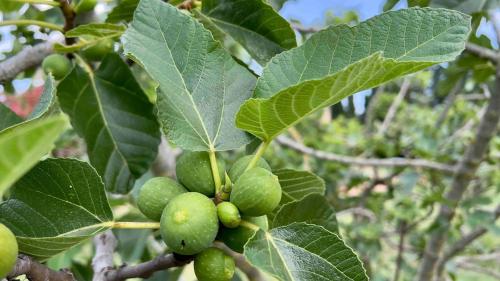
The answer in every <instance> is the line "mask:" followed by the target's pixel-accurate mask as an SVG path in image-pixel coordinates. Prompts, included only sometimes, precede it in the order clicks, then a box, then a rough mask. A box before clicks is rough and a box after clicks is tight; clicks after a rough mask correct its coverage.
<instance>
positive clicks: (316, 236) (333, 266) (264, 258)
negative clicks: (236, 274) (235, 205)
mask: <svg viewBox="0 0 500 281" xmlns="http://www.w3.org/2000/svg"><path fill="white" fill-rule="evenodd" d="M245 256H246V258H247V259H248V260H249V261H250V263H252V264H253V265H254V266H258V267H259V268H260V269H262V270H264V271H266V272H268V273H270V274H272V275H273V276H275V277H276V278H278V279H279V280H281V281H295V280H296V281H298V280H300V281H304V280H308V281H315V280H322V281H326V280H329V281H366V280H368V277H367V275H366V272H365V270H364V268H363V265H362V263H361V261H360V260H359V258H358V257H357V256H356V254H355V253H354V252H353V251H352V249H351V248H349V247H348V246H346V245H345V244H344V242H343V241H342V239H340V238H339V236H338V235H336V234H335V233H333V232H330V231H328V230H326V229H325V228H323V227H321V226H317V225H312V224H306V223H302V222H301V223H293V224H291V225H288V226H283V227H278V228H274V229H272V230H270V231H269V232H265V231H263V230H259V231H257V233H256V234H255V235H254V236H253V237H252V238H251V239H250V241H249V242H248V243H247V244H246V245H245Z"/></svg>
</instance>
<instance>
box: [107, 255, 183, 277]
mask: <svg viewBox="0 0 500 281" xmlns="http://www.w3.org/2000/svg"><path fill="white" fill-rule="evenodd" d="M192 260H193V257H192V256H182V257H180V256H177V255H174V254H169V255H166V256H158V257H156V258H155V259H153V260H151V261H147V262H143V263H140V264H137V265H130V266H122V267H120V268H117V269H112V270H108V271H107V272H106V273H105V279H104V280H105V281H121V280H126V279H128V278H137V277H140V278H148V277H150V276H151V275H152V274H153V273H155V272H156V271H160V270H165V269H169V268H172V267H178V266H183V265H186V264H188V263H190V262H191V261H192Z"/></svg>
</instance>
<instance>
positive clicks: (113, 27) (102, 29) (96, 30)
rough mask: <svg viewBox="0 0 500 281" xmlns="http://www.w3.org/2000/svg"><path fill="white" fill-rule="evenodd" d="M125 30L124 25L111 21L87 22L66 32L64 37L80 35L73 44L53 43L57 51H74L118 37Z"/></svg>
mask: <svg viewBox="0 0 500 281" xmlns="http://www.w3.org/2000/svg"><path fill="white" fill-rule="evenodd" d="M124 31H125V26H123V25H118V24H112V23H89V24H84V25H79V26H77V27H75V28H73V29H71V30H69V31H68V32H67V33H65V35H66V37H80V38H79V39H78V43H76V44H73V45H62V44H59V43H57V44H55V45H54V50H56V51H58V52H76V51H78V50H80V49H82V48H85V47H89V46H92V45H95V44H97V43H99V42H101V41H103V40H107V39H112V38H118V37H120V36H121V35H122V34H123V32H124Z"/></svg>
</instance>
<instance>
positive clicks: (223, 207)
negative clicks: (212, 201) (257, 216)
mask: <svg viewBox="0 0 500 281" xmlns="http://www.w3.org/2000/svg"><path fill="white" fill-rule="evenodd" d="M217 215H218V216H219V221H220V222H221V223H222V224H223V225H224V226H225V227H228V228H235V227H238V225H240V221H241V216H240V211H239V210H238V208H236V206H235V205H234V204H233V203H231V202H222V203H220V204H219V205H217Z"/></svg>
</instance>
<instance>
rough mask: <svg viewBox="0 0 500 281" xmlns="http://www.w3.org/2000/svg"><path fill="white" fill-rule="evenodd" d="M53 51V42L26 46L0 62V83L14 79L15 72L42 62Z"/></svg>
mask: <svg viewBox="0 0 500 281" xmlns="http://www.w3.org/2000/svg"><path fill="white" fill-rule="evenodd" d="M52 52H53V43H52V42H45V43H41V44H38V45H35V46H28V47H26V48H24V49H23V50H22V51H20V52H19V53H17V54H16V55H14V56H12V57H10V58H8V59H6V60H5V61H3V62H0V83H4V82H6V81H9V80H12V79H14V78H15V77H16V76H17V74H19V73H21V72H23V71H25V70H27V69H28V68H31V67H33V66H36V65H39V64H40V63H42V61H43V59H44V58H45V57H46V56H48V55H50V54H51V53H52Z"/></svg>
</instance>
